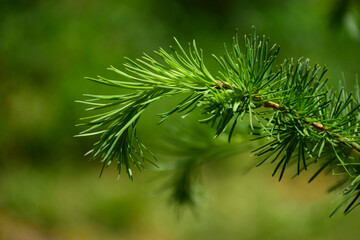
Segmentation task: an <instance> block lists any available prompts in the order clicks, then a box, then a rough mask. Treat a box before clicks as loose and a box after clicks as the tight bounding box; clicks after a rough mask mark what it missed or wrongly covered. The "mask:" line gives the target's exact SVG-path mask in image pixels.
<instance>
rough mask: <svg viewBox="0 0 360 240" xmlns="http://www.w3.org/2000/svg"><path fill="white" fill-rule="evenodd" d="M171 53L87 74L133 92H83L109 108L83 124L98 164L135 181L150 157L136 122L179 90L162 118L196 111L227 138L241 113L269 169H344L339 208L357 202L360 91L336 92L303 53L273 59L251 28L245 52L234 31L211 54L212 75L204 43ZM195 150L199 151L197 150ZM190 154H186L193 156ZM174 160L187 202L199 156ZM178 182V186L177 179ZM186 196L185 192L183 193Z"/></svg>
mask: <svg viewBox="0 0 360 240" xmlns="http://www.w3.org/2000/svg"><path fill="white" fill-rule="evenodd" d="M175 41H176V43H177V50H176V49H174V48H171V50H172V53H167V52H166V51H165V50H163V49H160V50H159V51H158V52H155V53H156V54H157V55H158V56H159V57H160V58H161V59H162V61H158V60H155V59H153V58H151V57H150V56H148V55H144V56H143V57H142V58H141V59H137V60H136V61H132V60H130V59H127V63H126V64H125V69H126V71H120V70H118V69H116V68H114V67H111V68H110V70H112V71H114V72H116V73H118V74H119V75H120V76H121V77H122V78H123V79H126V81H118V80H108V79H105V78H102V77H98V78H96V79H90V80H93V81H96V82H99V83H102V84H106V85H109V86H112V87H118V88H121V89H130V90H132V91H133V92H132V93H130V94H123V95H115V96H107V95H106V96H98V95H87V96H88V97H90V99H89V100H86V101H85V103H87V104H90V105H93V106H94V107H92V108H89V109H88V110H97V109H106V108H109V109H111V110H109V111H108V112H105V113H102V114H99V115H95V116H90V117H87V118H84V120H86V121H87V122H86V123H84V124H81V125H85V126H89V128H88V129H87V130H85V131H83V132H81V134H80V135H79V136H88V135H95V134H99V135H100V140H99V141H98V142H96V143H95V145H94V148H93V150H91V151H90V152H89V153H90V154H91V155H92V156H93V158H97V157H100V158H101V159H102V161H103V162H104V166H107V165H109V164H110V163H111V162H112V161H114V160H115V161H116V162H117V164H118V168H119V173H120V171H121V168H122V166H124V167H125V168H126V171H127V174H128V175H129V177H130V178H132V171H131V168H132V166H136V167H138V169H139V170H141V168H142V167H143V162H144V161H145V160H146V161H149V162H152V161H150V160H149V157H152V154H151V153H150V152H149V151H148V150H147V149H146V147H145V146H144V145H143V144H142V143H141V142H140V140H139V139H138V138H137V136H136V125H137V122H138V120H139V118H140V116H141V114H142V113H143V111H144V110H145V109H146V107H147V106H148V105H149V104H150V103H152V102H154V101H157V100H160V99H162V98H164V97H170V96H173V95H177V94H185V95H187V97H186V98H185V99H184V100H183V101H181V102H180V103H179V104H177V105H176V106H175V107H174V108H172V109H171V110H169V111H168V112H166V113H164V114H161V117H162V119H161V121H160V122H162V121H164V120H165V119H166V118H167V117H169V116H170V115H172V114H174V113H181V114H183V116H187V115H188V114H190V113H191V112H192V111H193V110H195V109H199V110H200V111H201V114H202V118H201V119H199V122H201V123H208V124H210V125H211V126H213V127H214V128H215V130H216V133H215V136H216V137H217V136H219V135H220V134H222V133H223V132H224V131H225V130H226V129H228V131H226V134H228V136H227V138H228V141H229V142H230V140H231V138H232V135H233V133H234V131H235V129H236V125H237V124H238V122H239V120H242V119H244V116H247V117H248V119H249V125H250V128H251V132H252V134H254V135H258V138H257V139H267V140H268V142H267V143H265V144H264V145H263V146H261V147H259V148H258V149H256V150H255V151H254V152H255V155H257V156H262V157H263V160H262V161H261V162H260V163H259V165H260V164H262V163H263V162H265V161H270V162H272V163H274V164H275V170H274V172H273V176H274V175H277V176H279V180H281V179H282V177H283V176H284V172H285V170H286V169H287V168H288V166H290V165H292V164H295V165H296V169H297V171H296V175H299V174H300V173H301V172H302V171H303V170H307V169H308V168H309V166H310V165H315V167H316V166H317V167H318V168H319V170H318V171H317V172H316V173H315V175H314V177H313V178H311V179H310V181H312V180H313V179H314V178H315V177H316V176H317V175H318V174H319V173H320V172H322V171H328V170H329V169H330V170H331V171H332V172H333V174H342V175H344V179H345V180H344V181H343V182H342V184H341V186H342V185H345V184H346V187H345V190H344V191H343V192H342V195H345V196H344V198H343V201H342V202H341V204H340V205H339V207H338V208H337V209H336V210H335V211H334V213H335V212H336V211H337V210H338V209H339V208H340V207H341V206H342V205H343V204H345V203H348V206H347V207H346V209H345V211H344V212H345V213H348V212H350V211H351V210H352V209H353V207H355V206H356V205H357V204H358V199H359V196H360V195H359V193H360V191H359V184H360V181H359V180H360V174H359V173H358V172H359V170H360V168H359V165H360V161H359V153H360V146H359V145H358V144H357V142H358V140H359V137H360V136H359V130H360V129H359V117H360V114H359V98H360V97H359V91H358V86H357V88H356V90H355V92H354V93H351V94H348V93H347V92H346V90H345V89H344V87H341V88H340V90H339V92H337V91H336V90H334V89H329V88H328V86H327V85H326V82H327V80H326V79H324V75H325V73H326V68H321V67H319V66H317V65H315V66H311V65H310V62H309V60H308V59H305V60H303V59H300V60H298V61H294V60H293V59H288V60H285V61H284V62H283V63H282V64H279V65H276V64H275V61H276V58H277V56H278V53H279V48H278V47H276V46H275V45H271V44H270V43H269V39H268V38H266V37H265V36H264V37H258V36H257V35H256V33H255V30H253V33H252V34H251V35H250V36H248V37H245V49H244V50H243V51H241V50H240V46H239V42H238V38H237V36H235V37H234V40H233V44H232V46H231V48H230V50H228V48H227V47H226V46H225V54H224V56H223V57H216V56H214V58H215V60H216V61H217V62H218V63H219V66H220V71H219V72H218V75H213V73H210V71H209V70H208V69H207V68H206V66H205V64H204V59H203V53H202V50H201V49H198V48H197V46H196V43H195V41H194V42H193V44H192V45H191V44H190V45H189V50H188V51H185V50H184V49H183V47H182V46H181V45H180V44H179V42H178V41H177V40H176V39H175ZM196 150H197V151H195V152H202V151H200V150H199V149H196ZM195 152H192V153H193V154H194V155H196V154H195ZM185 162H186V163H187V164H183V166H185V167H179V169H180V170H179V171H182V172H179V175H178V176H179V177H178V178H176V179H177V182H178V183H179V181H180V182H183V185H181V184H180V185H178V186H182V187H184V188H183V189H181V188H180V187H178V188H175V192H174V195H173V197H174V198H175V200H176V201H178V202H179V203H183V202H186V201H191V198H190V195H187V194H188V192H190V190H189V189H191V176H192V175H191V174H190V173H191V172H192V171H193V167H194V166H195V167H196V166H197V165H198V164H197V160H196V158H195V157H192V156H189V158H188V160H187V161H185ZM174 185H175V186H176V185H177V184H174ZM184 196H185V198H184Z"/></svg>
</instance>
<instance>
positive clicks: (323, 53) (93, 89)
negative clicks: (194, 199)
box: [0, 0, 360, 240]
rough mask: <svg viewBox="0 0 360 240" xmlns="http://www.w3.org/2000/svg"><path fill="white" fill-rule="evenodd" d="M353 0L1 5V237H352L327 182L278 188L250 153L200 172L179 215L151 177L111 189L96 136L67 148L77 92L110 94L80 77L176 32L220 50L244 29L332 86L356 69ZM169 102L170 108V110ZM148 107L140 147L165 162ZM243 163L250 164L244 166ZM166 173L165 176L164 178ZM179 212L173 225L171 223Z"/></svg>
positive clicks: (10, 1)
mask: <svg viewBox="0 0 360 240" xmlns="http://www.w3.org/2000/svg"><path fill="white" fill-rule="evenodd" d="M359 5H360V4H359V1H357V0H338V1H335V0H278V1H267V0H239V1H236V0H217V1H206V0H183V1H181V0H175V1H166V0H120V1H115V0H107V1H95V0H87V1H85V0H61V1H45V0H2V1H1V2H0V96H1V99H2V100H1V101H0V167H1V174H0V239H6V240H7V239H16V240H17V239H219V238H222V239H340V238H341V239H343V238H346V237H348V238H353V239H354V237H355V238H356V237H357V236H359V235H360V229H359V227H358V222H357V221H359V220H360V214H359V213H360V212H359V210H358V209H356V210H355V211H354V212H353V213H351V214H350V215H349V216H346V217H344V216H343V215H342V214H341V213H340V214H337V215H336V216H335V217H333V218H331V219H329V218H328V216H329V214H330V213H331V211H332V210H333V209H334V207H335V206H336V204H337V203H336V202H335V203H334V202H332V201H333V200H334V199H335V198H336V197H337V195H336V193H331V194H327V193H326V190H327V189H328V188H329V187H330V186H331V184H332V183H334V178H335V177H332V176H327V177H321V178H320V179H318V180H317V181H315V182H314V183H312V184H310V185H308V184H307V180H308V178H309V176H310V174H304V176H300V177H298V178H295V179H293V180H289V178H288V179H285V180H284V181H282V182H281V183H278V182H277V179H275V178H271V172H272V168H273V166H269V165H267V166H263V167H261V168H257V169H254V170H252V171H250V172H247V173H246V174H245V172H246V170H247V169H248V167H249V162H254V161H255V160H254V159H252V158H250V154H249V153H248V152H243V153H241V154H239V155H237V156H234V157H233V158H232V159H230V160H229V161H224V162H223V163H222V164H221V165H219V164H218V165H216V164H213V163H211V164H208V165H206V166H204V167H203V169H202V175H201V179H202V180H201V182H202V185H203V186H204V189H203V191H204V194H203V195H204V199H205V200H204V201H202V202H201V204H200V205H199V206H198V207H197V209H196V213H195V214H192V213H191V212H190V211H184V212H183V213H182V214H180V215H178V212H177V211H176V210H174V209H173V208H172V207H171V206H169V205H168V195H167V194H166V193H165V194H163V193H158V191H157V190H158V189H159V187H161V186H162V185H163V182H164V180H162V179H160V180H159V179H158V173H157V171H154V170H153V169H150V170H149V171H147V172H145V173H143V174H141V175H140V174H136V176H135V182H134V183H131V182H130V181H129V180H128V179H126V177H125V176H121V178H120V181H119V182H117V181H116V178H117V173H116V170H115V168H112V167H111V168H110V169H106V171H105V173H104V175H103V176H102V177H101V178H100V179H99V178H98V174H99V172H100V169H101V165H100V164H99V163H98V162H90V161H88V159H87V158H86V157H83V154H84V153H85V152H87V150H88V149H89V148H90V147H91V145H92V143H93V141H94V139H91V138H89V139H75V138H73V135H75V134H77V133H78V131H79V129H77V128H76V127H75V126H74V125H75V124H76V123H77V122H78V119H79V118H80V117H82V116H84V115H85V113H84V106H82V105H80V104H76V103H74V101H75V100H76V99H82V95H81V94H83V93H100V92H101V93H110V92H114V89H108V88H106V87H102V86H98V85H96V84H94V83H91V82H89V81H86V80H84V78H83V77H85V76H96V75H98V74H100V75H103V76H112V75H111V74H110V73H109V72H108V71H106V68H107V67H108V66H109V65H114V66H115V67H118V68H121V65H122V63H123V57H124V56H127V57H130V58H137V57H139V56H140V55H141V54H142V53H143V52H146V53H151V52H152V51H153V50H157V49H158V48H159V47H164V48H165V49H168V48H167V46H169V45H171V44H174V41H173V39H172V37H173V36H176V37H177V38H178V39H179V40H180V41H181V42H182V43H186V42H188V41H191V40H192V39H196V40H197V44H198V46H200V47H201V48H203V49H204V51H205V53H206V54H207V62H208V63H209V65H210V66H213V65H214V61H213V60H212V59H211V57H210V54H211V53H215V54H218V55H220V54H222V50H223V43H224V42H226V43H230V42H231V37H232V36H233V34H234V32H235V29H236V28H237V29H238V31H239V35H240V36H242V35H244V34H248V33H249V32H250V31H251V26H252V25H255V26H256V27H257V32H258V33H259V34H261V35H262V34H266V35H267V36H269V37H271V39H272V41H273V42H274V43H277V44H279V45H280V46H281V53H280V58H282V59H283V58H288V57H294V58H299V57H308V58H310V59H311V61H312V63H313V64H314V63H318V64H321V65H326V66H327V67H328V68H329V72H328V74H327V76H328V77H329V78H330V85H333V86H336V85H337V82H338V81H339V80H340V79H343V77H344V76H345V79H346V83H347V85H348V88H349V89H352V85H353V84H354V82H355V76H356V73H360V67H359V63H360V54H359V53H360V41H359V40H360V34H359V27H358V26H359V11H360V7H359ZM170 103H171V102H170ZM170 103H162V104H158V105H156V106H154V107H153V108H152V110H153V112H148V113H147V114H146V118H143V119H142V124H141V126H140V128H141V132H142V134H141V135H142V139H143V140H144V142H147V143H149V144H150V145H151V147H152V148H151V149H152V151H153V152H154V153H155V154H156V155H159V156H163V157H159V161H160V162H161V161H164V162H166V159H165V158H166V157H165V156H166V155H165V154H163V155H162V152H163V151H164V149H163V148H162V144H161V139H162V138H163V134H164V132H166V131H167V130H166V124H165V125H160V126H156V125H155V123H156V121H157V120H158V119H157V118H156V117H154V115H155V114H154V113H159V112H161V110H162V109H165V107H166V106H167V104H170ZM250 165H251V164H250ZM169 174H171V172H170V173H169ZM179 216H181V217H179Z"/></svg>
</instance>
